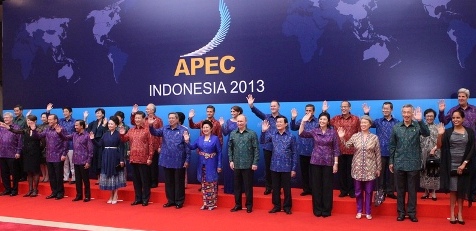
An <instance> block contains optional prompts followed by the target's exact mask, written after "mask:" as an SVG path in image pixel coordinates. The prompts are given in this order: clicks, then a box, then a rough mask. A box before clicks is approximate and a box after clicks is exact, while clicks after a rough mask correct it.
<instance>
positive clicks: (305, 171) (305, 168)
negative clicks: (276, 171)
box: [299, 156, 311, 192]
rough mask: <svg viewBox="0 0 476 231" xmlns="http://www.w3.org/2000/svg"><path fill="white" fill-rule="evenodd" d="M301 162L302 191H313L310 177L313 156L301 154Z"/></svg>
mask: <svg viewBox="0 0 476 231" xmlns="http://www.w3.org/2000/svg"><path fill="white" fill-rule="evenodd" d="M299 162H300V164H301V179H302V191H304V192H311V185H310V183H311V180H310V178H309V172H310V171H311V167H310V165H311V156H299Z"/></svg>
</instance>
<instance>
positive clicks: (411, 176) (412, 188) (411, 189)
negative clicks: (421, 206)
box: [394, 170, 420, 216]
mask: <svg viewBox="0 0 476 231" xmlns="http://www.w3.org/2000/svg"><path fill="white" fill-rule="evenodd" d="M394 173H395V184H396V185H397V212H398V215H399V216H400V215H405V211H406V214H407V215H408V216H415V215H416V205H417V182H418V179H420V171H408V172H407V171H400V170H396V171H394ZM405 192H408V203H407V209H406V210H405V196H406V193H405Z"/></svg>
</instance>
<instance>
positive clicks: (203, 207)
mask: <svg viewBox="0 0 476 231" xmlns="http://www.w3.org/2000/svg"><path fill="white" fill-rule="evenodd" d="M200 209H201V210H205V209H208V206H206V205H202V207H200Z"/></svg>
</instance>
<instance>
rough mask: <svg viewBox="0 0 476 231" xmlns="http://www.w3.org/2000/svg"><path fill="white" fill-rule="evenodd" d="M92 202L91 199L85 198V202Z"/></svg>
mask: <svg viewBox="0 0 476 231" xmlns="http://www.w3.org/2000/svg"><path fill="white" fill-rule="evenodd" d="M90 200H91V198H89V197H86V198H84V200H83V202H89V201H90Z"/></svg>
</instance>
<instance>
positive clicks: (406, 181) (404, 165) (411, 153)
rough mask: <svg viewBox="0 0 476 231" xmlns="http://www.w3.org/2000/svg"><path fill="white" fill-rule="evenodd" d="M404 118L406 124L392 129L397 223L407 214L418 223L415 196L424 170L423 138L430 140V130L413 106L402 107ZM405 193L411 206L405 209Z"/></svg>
mask: <svg viewBox="0 0 476 231" xmlns="http://www.w3.org/2000/svg"><path fill="white" fill-rule="evenodd" d="M402 117H403V122H400V123H397V124H396V125H395V126H394V127H393V129H392V135H391V136H390V144H389V151H390V160H389V163H390V165H389V169H390V171H391V172H393V173H394V174H395V185H396V186H397V212H398V217H397V221H403V220H404V219H405V213H406V214H407V215H408V216H409V217H410V220H411V221H412V222H418V219H417V217H416V205H417V196H416V194H417V182H418V180H419V178H420V169H421V147H420V136H424V137H427V136H429V135H430V130H429V129H428V126H427V125H426V124H425V123H424V122H423V120H422V113H421V109H420V108H419V107H417V108H416V109H415V110H414V109H413V106H412V105H411V104H405V105H403V107H402ZM413 120H416V121H413ZM406 192H408V203H407V206H406V209H405V198H406V195H405V194H406Z"/></svg>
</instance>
